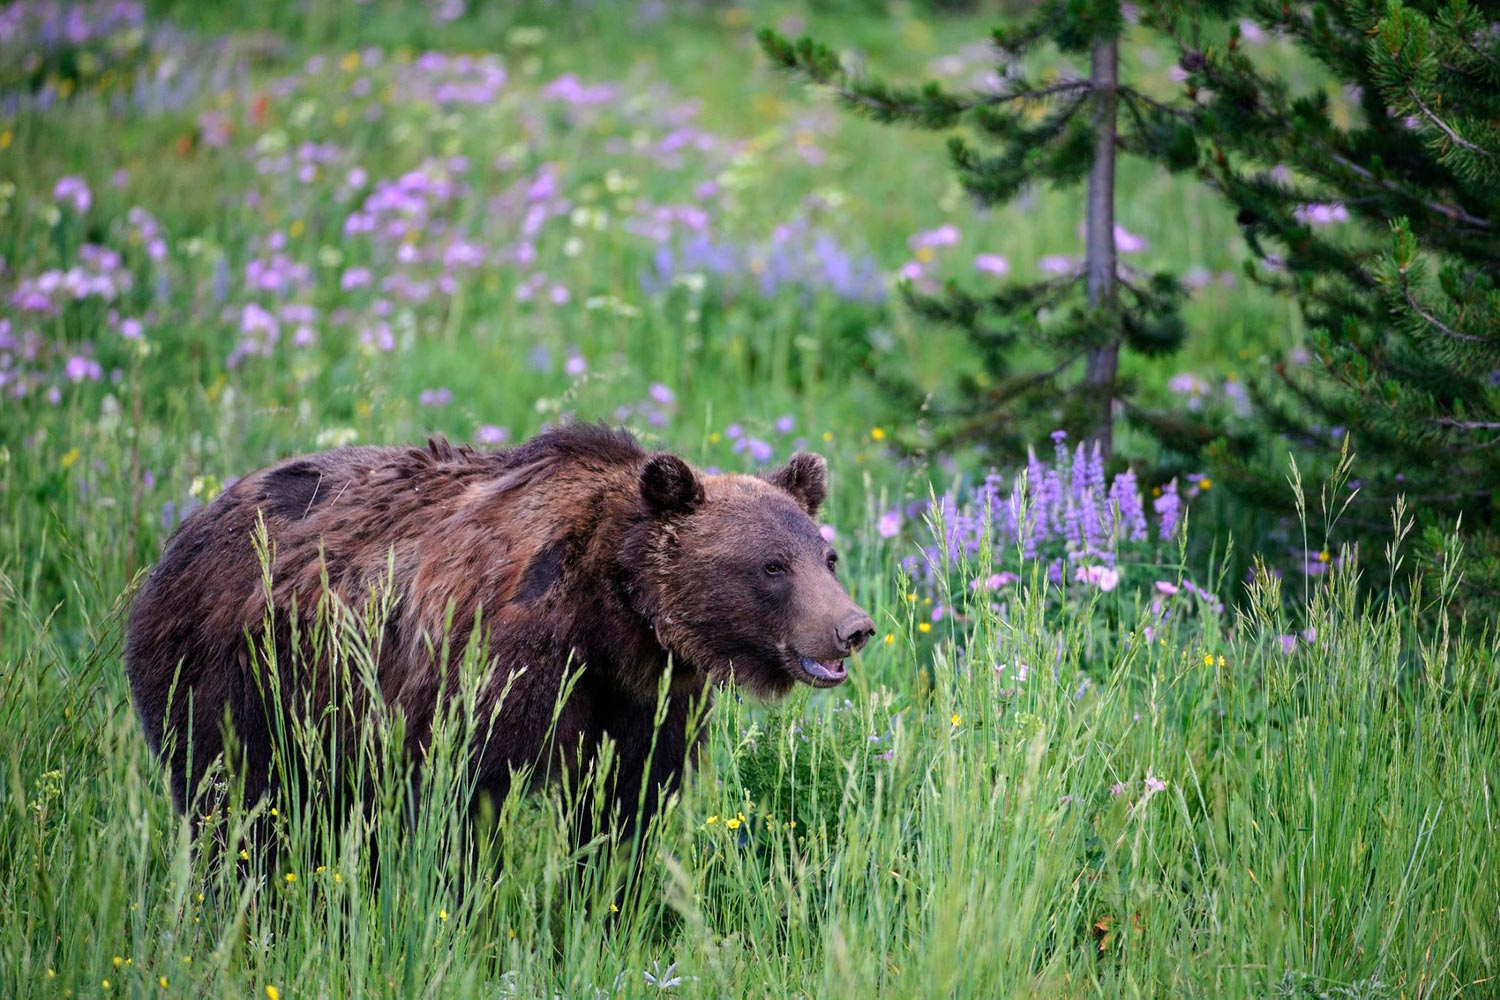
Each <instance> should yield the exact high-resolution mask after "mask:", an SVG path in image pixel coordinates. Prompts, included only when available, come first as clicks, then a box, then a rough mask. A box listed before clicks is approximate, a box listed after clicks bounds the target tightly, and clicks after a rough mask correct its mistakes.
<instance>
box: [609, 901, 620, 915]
mask: <svg viewBox="0 0 1500 1000" xmlns="http://www.w3.org/2000/svg"><path fill="white" fill-rule="evenodd" d="M609 912H610V913H619V912H620V908H619V907H618V906H616V905H615V904H614V903H610V904H609Z"/></svg>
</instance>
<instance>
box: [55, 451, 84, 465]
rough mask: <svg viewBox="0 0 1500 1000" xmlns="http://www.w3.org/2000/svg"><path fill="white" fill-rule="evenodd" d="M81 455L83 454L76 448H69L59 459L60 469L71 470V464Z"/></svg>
mask: <svg viewBox="0 0 1500 1000" xmlns="http://www.w3.org/2000/svg"><path fill="white" fill-rule="evenodd" d="M82 454H83V453H82V452H81V451H79V450H78V449H77V448H69V449H68V450H67V452H65V453H64V454H63V457H62V458H61V459H60V461H61V463H62V467H63V468H64V469H71V468H72V467H73V464H74V463H75V462H77V461H78V459H79V457H81V456H82Z"/></svg>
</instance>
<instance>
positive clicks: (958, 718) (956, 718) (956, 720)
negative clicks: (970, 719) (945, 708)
mask: <svg viewBox="0 0 1500 1000" xmlns="http://www.w3.org/2000/svg"><path fill="white" fill-rule="evenodd" d="M948 721H949V722H951V723H952V724H953V725H955V726H957V725H958V724H959V723H961V722H963V721H964V717H963V716H962V715H959V714H958V713H957V712H954V713H953V717H952V718H951V719H949V720H948Z"/></svg>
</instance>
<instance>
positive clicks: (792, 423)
mask: <svg viewBox="0 0 1500 1000" xmlns="http://www.w3.org/2000/svg"><path fill="white" fill-rule="evenodd" d="M796 428H797V421H796V420H795V419H793V418H792V417H789V416H786V417H777V418H776V433H777V434H790V433H792V431H794V430H796Z"/></svg>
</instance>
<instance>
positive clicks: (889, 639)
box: [885, 632, 896, 646]
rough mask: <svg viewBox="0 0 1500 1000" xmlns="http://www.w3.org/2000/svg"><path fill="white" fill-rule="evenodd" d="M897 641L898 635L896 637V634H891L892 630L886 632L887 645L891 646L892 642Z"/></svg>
mask: <svg viewBox="0 0 1500 1000" xmlns="http://www.w3.org/2000/svg"><path fill="white" fill-rule="evenodd" d="M895 641H896V637H895V636H894V635H893V634H891V633H890V632H887V633H886V634H885V644H886V645H887V646H889V645H891V644H892V643H894V642H895Z"/></svg>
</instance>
